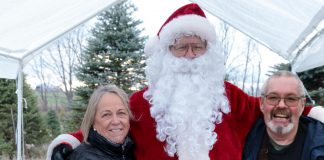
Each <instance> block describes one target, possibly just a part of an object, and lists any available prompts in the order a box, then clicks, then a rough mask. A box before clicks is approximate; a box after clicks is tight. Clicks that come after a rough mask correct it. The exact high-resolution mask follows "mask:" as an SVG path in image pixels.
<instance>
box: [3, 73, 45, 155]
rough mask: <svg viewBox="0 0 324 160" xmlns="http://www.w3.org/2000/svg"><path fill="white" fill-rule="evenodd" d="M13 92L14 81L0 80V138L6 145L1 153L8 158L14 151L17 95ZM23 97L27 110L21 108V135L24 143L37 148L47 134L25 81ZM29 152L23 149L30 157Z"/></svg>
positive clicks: (14, 87)
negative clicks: (0, 133)
mask: <svg viewBox="0 0 324 160" xmlns="http://www.w3.org/2000/svg"><path fill="white" fill-rule="evenodd" d="M15 91H16V81H15V80H8V79H0V92H1V94H0V130H1V132H3V133H2V135H1V137H2V139H3V140H4V141H5V143H6V144H7V145H6V146H4V148H5V150H2V152H5V153H4V154H7V155H9V157H13V155H15V150H16V144H15V130H16V121H17V95H16V94H15ZM23 97H24V98H25V100H26V102H27V108H26V107H23V127H24V129H23V132H22V133H23V138H24V142H25V144H32V145H35V146H37V145H40V144H42V143H43V142H45V139H46V135H47V132H46V129H45V126H44V120H43V118H42V117H41V115H40V113H39V111H38V109H37V99H36V96H35V95H34V93H33V91H32V90H31V89H30V86H29V85H28V84H27V83H25V81H24V82H23ZM0 139H1V138H0ZM31 149H33V148H31ZM31 152H32V151H31V150H29V149H27V148H26V149H25V153H27V154H28V153H29V155H32V154H31Z"/></svg>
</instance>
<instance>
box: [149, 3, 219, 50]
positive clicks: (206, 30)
mask: <svg viewBox="0 0 324 160" xmlns="http://www.w3.org/2000/svg"><path fill="white" fill-rule="evenodd" d="M181 34H190V35H197V36H199V37H200V38H202V39H204V40H207V41H208V42H211V43H214V42H216V32H215V29H214V26H213V25H212V24H211V23H210V22H209V21H208V20H207V18H206V15H205V13H204V11H203V10H202V9H201V8H200V7H199V6H198V5H197V4H196V3H191V4H187V5H184V6H182V7H180V8H179V9H178V10H176V11H175V12H174V13H173V14H171V16H170V17H169V18H168V19H167V20H166V21H165V22H164V24H163V25H162V26H161V28H160V30H159V32H158V33H157V35H156V36H155V37H152V38H150V39H149V41H148V42H147V43H146V45H145V52H146V53H147V54H151V53H150V52H152V51H153V50H152V49H154V48H155V47H156V46H157V45H159V44H160V45H161V46H162V47H168V46H169V45H171V44H173V43H174V40H175V39H176V38H178V36H179V35H181Z"/></svg>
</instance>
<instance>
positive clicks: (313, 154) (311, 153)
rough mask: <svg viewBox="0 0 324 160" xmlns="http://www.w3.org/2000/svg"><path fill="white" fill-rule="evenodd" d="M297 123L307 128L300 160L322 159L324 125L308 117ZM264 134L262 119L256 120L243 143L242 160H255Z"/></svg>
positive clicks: (323, 155)
mask: <svg viewBox="0 0 324 160" xmlns="http://www.w3.org/2000/svg"><path fill="white" fill-rule="evenodd" d="M299 121H300V122H301V123H303V124H304V125H305V126H306V128H307V133H306V138H305V142H304V147H303V152H302V154H301V158H300V159H301V160H323V159H324V124H323V123H321V122H319V121H316V120H314V119H312V118H310V117H304V116H301V117H300V119H299ZM264 134H266V129H265V124H264V121H263V119H261V118H260V119H258V120H257V122H256V123H255V124H254V126H253V128H252V129H251V130H250V133H249V135H248V137H247V140H246V142H245V146H244V151H243V156H242V159H243V160H257V159H258V153H259V151H260V148H261V145H262V144H261V143H262V141H263V140H262V138H263V137H264Z"/></svg>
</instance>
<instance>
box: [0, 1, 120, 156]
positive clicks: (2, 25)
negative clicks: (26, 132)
mask: <svg viewBox="0 0 324 160" xmlns="http://www.w3.org/2000/svg"><path fill="white" fill-rule="evenodd" d="M118 1H120V0H2V1H1V2H0V78H8V79H18V81H17V95H18V110H17V132H16V143H17V159H18V160H20V159H22V158H23V157H22V130H21V129H22V95H23V94H22V70H23V68H24V66H25V65H26V64H27V63H28V61H30V60H31V59H32V58H33V57H34V56H36V55H37V54H38V53H39V52H40V51H41V50H42V49H44V48H45V47H46V46H48V45H49V44H50V43H51V42H53V41H55V40H57V39H58V38H59V37H61V36H62V35H64V34H65V33H67V32H69V31H71V30H72V29H74V28H76V27H77V26H79V25H80V24H82V23H84V22H86V21H88V20H89V19H91V18H93V17H94V16H96V15H97V14H98V13H100V12H101V11H103V10H105V9H107V8H108V7H109V6H111V5H113V4H114V3H117V2H118Z"/></svg>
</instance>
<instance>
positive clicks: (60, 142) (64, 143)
mask: <svg viewBox="0 0 324 160" xmlns="http://www.w3.org/2000/svg"><path fill="white" fill-rule="evenodd" d="M82 140H83V136H82V132H81V131H79V132H75V133H70V134H61V135H59V136H57V137H56V138H55V139H54V140H53V141H52V142H51V144H50V145H49V146H48V148H47V157H46V160H63V159H64V158H66V157H67V156H68V155H69V154H70V153H71V152H72V151H73V149H75V148H76V147H78V146H79V145H80V144H81V141H82Z"/></svg>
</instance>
